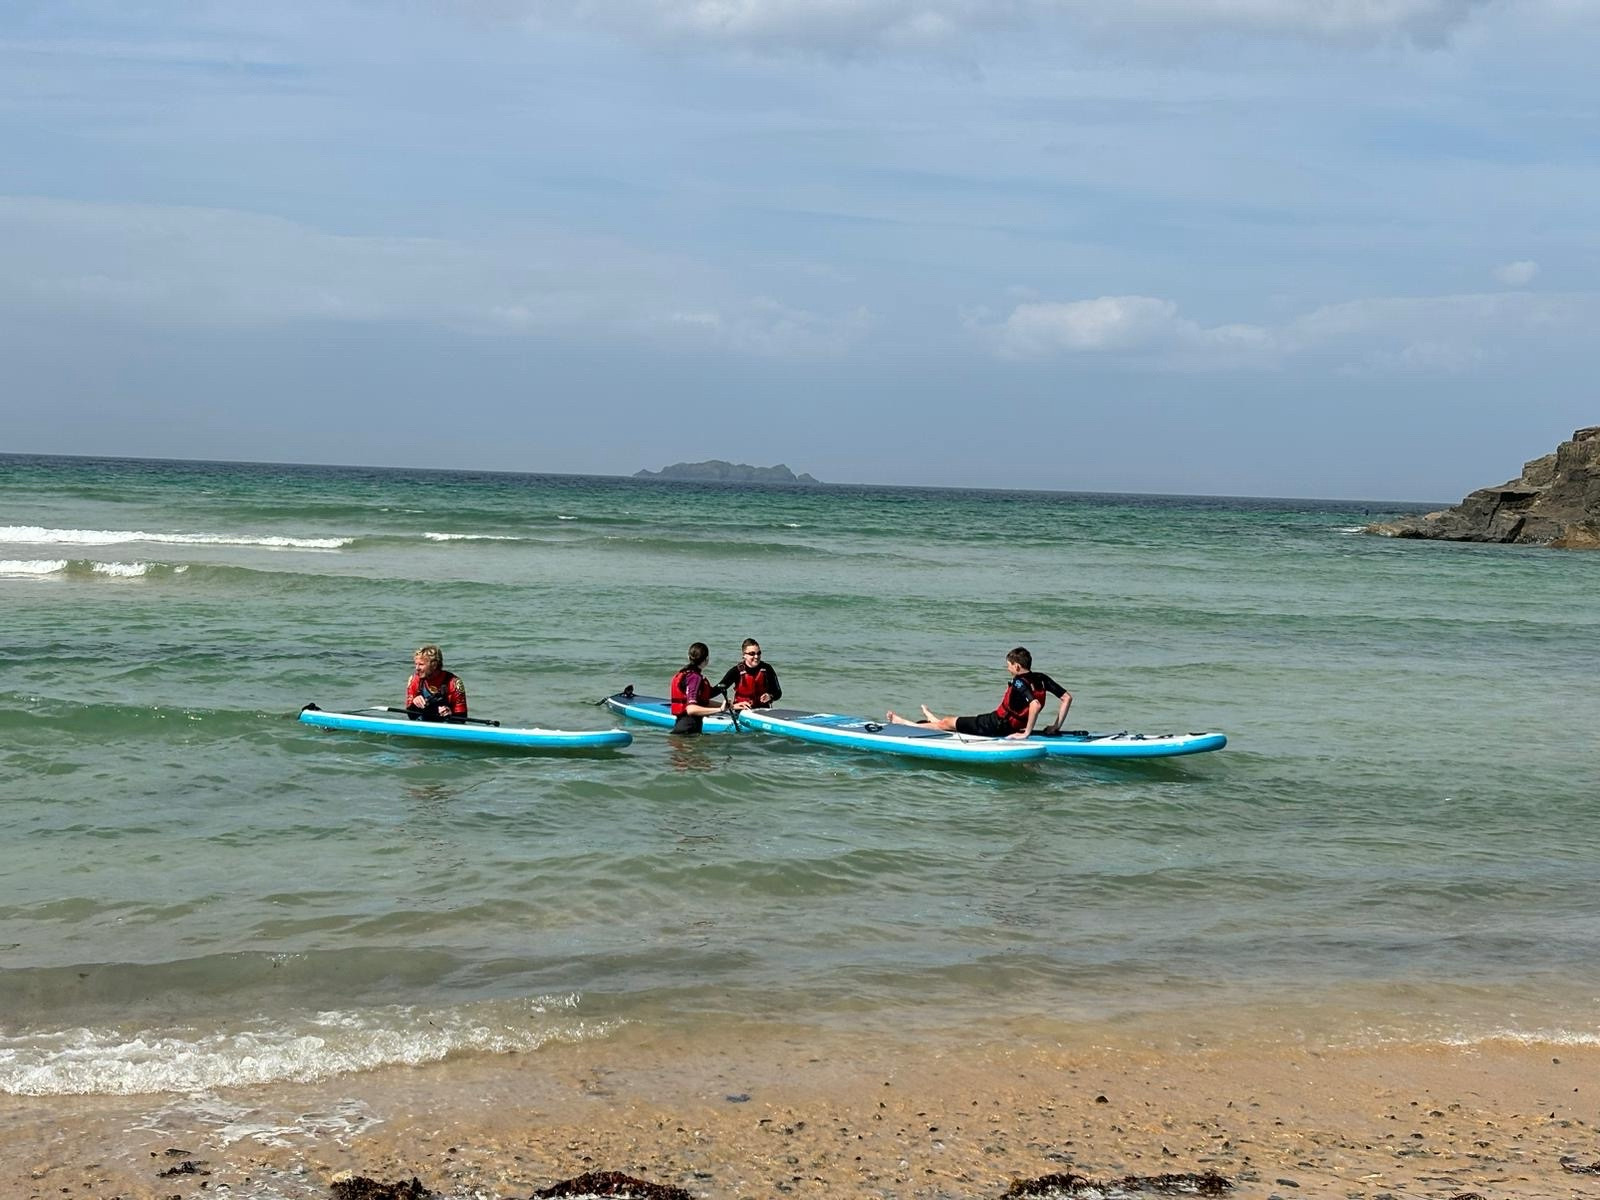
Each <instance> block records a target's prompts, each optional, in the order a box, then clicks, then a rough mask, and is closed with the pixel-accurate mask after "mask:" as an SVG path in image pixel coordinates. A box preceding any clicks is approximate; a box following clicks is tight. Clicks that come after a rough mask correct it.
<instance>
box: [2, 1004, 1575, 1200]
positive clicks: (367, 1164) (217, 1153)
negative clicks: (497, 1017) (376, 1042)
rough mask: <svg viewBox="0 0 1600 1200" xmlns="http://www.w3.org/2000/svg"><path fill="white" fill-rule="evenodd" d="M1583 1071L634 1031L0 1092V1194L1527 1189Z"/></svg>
mask: <svg viewBox="0 0 1600 1200" xmlns="http://www.w3.org/2000/svg"><path fill="white" fill-rule="evenodd" d="M1597 1068H1600V1047H1596V1046H1593V1045H1565V1044H1562V1045H1549V1044H1539V1043H1526V1044H1523V1043H1514V1042H1495V1043H1483V1044H1479V1045H1475V1046H1459V1047H1457V1046H1438V1045H1430V1046H1377V1047H1362V1048H1349V1049H1312V1048H1307V1047H1287V1046H1269V1047H1262V1046H1260V1045H1254V1044H1238V1045H1232V1046H1228V1047H1221V1048H1203V1049H1195V1050H1188V1051H1185V1050H1181V1049H1171V1048H1169V1049H1162V1050H1153V1049H1150V1048H1148V1047H1140V1046H1137V1045H1127V1046H1115V1045H1105V1044H1102V1045H1097V1046H1093V1047H1084V1046H1066V1045H1062V1044H1061V1043H1059V1042H1054V1041H1050V1040H1047V1039H1037V1040H1025V1039H1018V1038H1012V1039H1008V1040H989V1041H983V1042H966V1043H962V1042H946V1043H939V1042H915V1041H894V1042H891V1041H888V1040H885V1039H882V1038H878V1037H870V1036H861V1035H850V1034H827V1035H822V1036H820V1037H819V1036H817V1035H815V1034H808V1035H803V1036H802V1035H799V1034H796V1033H788V1034H770V1033H769V1034H766V1035H752V1036H739V1037H737V1038H728V1039H718V1038H716V1037H715V1036H709V1037H705V1038H698V1039H695V1040H694V1041H685V1040H684V1039H683V1038H682V1037H681V1036H676V1035H673V1034H672V1033H670V1032H662V1031H655V1032H650V1031H645V1030H634V1031H631V1032H630V1033H629V1034H627V1035H626V1036H622V1037H617V1038H613V1039H608V1040H606V1041H604V1042H597V1043H586V1044H582V1045H552V1046H547V1047H545V1048H544V1049H541V1050H540V1051H538V1052H535V1053H531V1054H520V1055H511V1056H501V1057H496V1058H488V1059H486V1058H469V1059H461V1060H455V1061H450V1062H445V1063H442V1064H436V1065H432V1066H426V1067H418V1068H386V1069H384V1070H382V1071H378V1072H372V1073H368V1074H360V1075H350V1076H344V1077H340V1078H336V1079H333V1080H328V1081H325V1082H321V1083H315V1084H285V1085H275V1086H273V1087H270V1088H255V1089H248V1090H239V1091H229V1090H226V1089H222V1090H219V1091H217V1092H215V1093H211V1094H208V1095H206V1096H203V1097H179V1096H172V1095H148V1096H126V1097H123V1096H117V1097H110V1096H99V1097H91V1096H47V1097H27V1096H4V1097H0V1124H3V1125H4V1126H5V1127H6V1128H7V1129H8V1131H9V1133H8V1139H7V1140H8V1149H9V1151H10V1152H9V1153H8V1154H7V1155H6V1161H5V1165H4V1166H3V1167H0V1194H5V1195H8V1196H26V1197H34V1198H38V1200H43V1198H44V1197H46V1196H50V1197H60V1196H63V1195H67V1196H74V1195H76V1196H82V1195H93V1196H97V1197H111V1196H117V1197H120V1198H121V1200H141V1198H144V1197H150V1198H156V1197H159V1198H161V1200H168V1198H169V1197H171V1196H174V1195H182V1196H185V1197H188V1196H192V1195H205V1194H211V1195H234V1196H252V1197H259V1198H261V1200H271V1198H278V1197H281V1198H284V1200H299V1198H301V1197H326V1196H329V1195H330V1194H331V1193H330V1191H329V1185H330V1183H331V1181H333V1180H334V1179H335V1178H338V1177H341V1176H348V1175H350V1174H354V1175H359V1176H366V1177H368V1178H371V1179H374V1180H378V1181H381V1182H398V1181H402V1180H409V1179H410V1178H412V1177H413V1176H415V1177H417V1178H418V1179H420V1181H421V1182H422V1184H423V1185H424V1186H425V1187H427V1188H429V1189H431V1190H432V1191H433V1192H434V1193H435V1194H437V1195H439V1196H444V1197H467V1196H473V1197H484V1198H486V1200H487V1198H509V1197H513V1196H515V1197H526V1196H528V1195H530V1194H531V1193H532V1192H533V1191H535V1190H536V1189H539V1188H544V1187H549V1186H551V1185H552V1184H554V1183H557V1182H560V1181H562V1180H567V1179H571V1178H574V1177H576V1176H579V1175H582V1174H585V1173H587V1172H591V1171H619V1172H622V1173H624V1174H627V1175H630V1176H633V1177H635V1178H637V1179H641V1180H646V1181H649V1182H652V1183H658V1184H663V1185H671V1186H676V1187H680V1188H684V1189H686V1190H687V1191H689V1192H690V1193H692V1194H693V1195H695V1196H705V1197H744V1196H758V1195H759V1196H770V1195H774V1194H794V1195H818V1196H821V1195H851V1196H866V1197H886V1198H887V1197H895V1198H897V1200H945V1198H950V1200H954V1198H956V1197H975V1198H976V1197H991V1196H992V1197H998V1196H1000V1195H1001V1194H1002V1193H1003V1192H1004V1191H1005V1190H1006V1188H1007V1187H1009V1186H1010V1185H1011V1184H1012V1183H1013V1182H1014V1181H1015V1180H1019V1179H1033V1178H1038V1177H1041V1176H1045V1175H1051V1174H1062V1173H1066V1172H1073V1173H1076V1174H1079V1175H1085V1176H1090V1177H1093V1178H1098V1179H1109V1178H1118V1177H1122V1176H1125V1175H1138V1176H1154V1175H1160V1174H1166V1173H1196V1174H1200V1173H1206V1172H1215V1173H1216V1174H1218V1175H1221V1176H1222V1177H1223V1178H1225V1179H1227V1180H1229V1181H1230V1182H1231V1183H1232V1184H1233V1185H1234V1188H1233V1190H1232V1192H1230V1193H1229V1194H1231V1195H1234V1196H1238V1197H1263V1198H1265V1197H1269V1196H1273V1195H1285V1196H1287V1195H1302V1196H1339V1197H1346V1198H1364V1197H1370V1198H1371V1200H1378V1198H1380V1197H1383V1196H1385V1195H1388V1196H1392V1197H1405V1198H1407V1200H1413V1198H1419V1200H1434V1198H1437V1200H1450V1198H1453V1197H1458V1196H1462V1195H1464V1194H1472V1193H1477V1194H1479V1195H1481V1196H1483V1197H1485V1198H1486V1200H1524V1198H1527V1200H1531V1198H1533V1197H1549V1196H1552V1195H1557V1194H1567V1195H1570V1194H1574V1193H1579V1194H1581V1193H1582V1192H1583V1189H1584V1186H1585V1183H1584V1181H1585V1180H1587V1181H1589V1185H1590V1187H1592V1190H1593V1191H1594V1192H1595V1193H1597V1194H1600V1175H1590V1174H1588V1173H1584V1172H1575V1171H1574V1170H1573V1169H1571V1168H1573V1167H1586V1166H1588V1165H1589V1164H1592V1163H1596V1162H1597V1160H1600V1106H1597V1096H1600V1085H1595V1084H1594V1083H1593V1082H1592V1081H1593V1080H1595V1079H1596V1078H1600V1073H1597ZM1563 1159H1566V1160H1567V1163H1566V1164H1565V1165H1564V1164H1563ZM184 1162H189V1163H193V1164H195V1167H194V1170H193V1171H192V1172H180V1173H178V1174H169V1175H166V1176H162V1175H160V1174H159V1172H161V1171H164V1170H165V1171H172V1170H174V1168H179V1167H181V1164H182V1163H184ZM202 1172H205V1174H202ZM201 1184H204V1185H205V1187H204V1188H203V1189H202V1187H201Z"/></svg>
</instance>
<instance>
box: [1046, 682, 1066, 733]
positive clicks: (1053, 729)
mask: <svg viewBox="0 0 1600 1200" xmlns="http://www.w3.org/2000/svg"><path fill="white" fill-rule="evenodd" d="M1071 707H1072V693H1071V692H1069V691H1066V690H1064V689H1063V691H1062V693H1061V710H1060V711H1059V712H1057V713H1056V719H1055V724H1053V725H1051V726H1049V729H1048V732H1050V733H1060V732H1061V722H1063V721H1065V720H1066V719H1067V709H1069V708H1071Z"/></svg>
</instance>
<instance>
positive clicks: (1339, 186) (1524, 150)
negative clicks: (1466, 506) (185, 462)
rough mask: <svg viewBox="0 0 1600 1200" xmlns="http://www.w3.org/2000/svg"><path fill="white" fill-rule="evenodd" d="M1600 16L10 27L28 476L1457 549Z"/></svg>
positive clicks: (1579, 114) (1591, 186)
mask: <svg viewBox="0 0 1600 1200" xmlns="http://www.w3.org/2000/svg"><path fill="white" fill-rule="evenodd" d="M1597 51H1600V0H1315V2H1312V0H1115V2H1111V0H451V2H445V0H431V2H430V0H386V2H384V3H378V2H376V0H373V2H371V3H360V2H352V0H318V2H317V3H314V4H313V3H308V2H304V0H274V3H272V4H245V3H211V2H205V0H5V3H4V4H3V5H0V429H3V431H4V433H3V436H0V450H4V451H10V452H18V453H54V454H91V455H127V456H134V457H159V458H199V459H227V460H249V461H273V462H314V463H348V464H368V465H392V466H421V467H428V466H433V467H447V468H479V469H485V470H510V471H531V472H571V473H594V474H611V475H626V474H631V473H633V472H634V471H636V470H638V469H640V468H649V469H658V468H660V467H662V466H664V465H666V464H668V463H673V462H679V461H698V460H701V459H708V458H721V459H728V460H730V461H734V462H746V463H751V464H755V465H761V466H766V465H771V464H774V463H778V462H782V463H785V464H787V465H788V466H789V467H790V468H791V469H793V470H794V471H796V472H802V471H804V472H809V473H811V474H812V475H815V476H817V477H818V478H820V479H822V480H824V481H827V482H838V483H888V484H925V485H935V486H956V487H965V486H973V487H1019V488H1043V489H1050V490H1066V491H1129V492H1157V493H1177V494H1218V495H1266V496H1309V497H1329V498H1351V499H1362V498H1367V499H1394V500H1421V501H1441V502H1443V501H1454V500H1458V499H1459V498H1460V497H1461V496H1462V495H1464V494H1465V493H1466V492H1468V491H1470V490H1472V489H1474V488H1477V487H1482V486H1485V485H1490V484H1496V483H1500V482H1502V481H1504V480H1506V479H1509V478H1511V477H1513V476H1515V475H1516V474H1517V473H1518V472H1519V471H1520V470H1521V467H1522V464H1523V462H1524V461H1525V460H1527V459H1531V458H1534V457H1537V456H1539V455H1542V454H1545V453H1548V452H1550V451H1551V450H1553V449H1554V448H1555V446H1556V445H1557V443H1559V442H1560V441H1562V440H1564V439H1566V438H1568V437H1570V436H1571V434H1572V431H1573V430H1574V429H1576V428H1579V427H1581V426H1585V425H1593V424H1600V391H1597V388H1596V385H1595V378H1596V371H1595V358H1596V352H1595V349H1594V346H1595V345H1596V344H1597V342H1600V339H1597V338H1596V337H1595V335H1594V330H1595V328H1596V327H1597V326H1600V274H1597V268H1600V132H1597V131H1600V72H1596V70H1595V69H1594V63H1595V61H1596V58H1597Z"/></svg>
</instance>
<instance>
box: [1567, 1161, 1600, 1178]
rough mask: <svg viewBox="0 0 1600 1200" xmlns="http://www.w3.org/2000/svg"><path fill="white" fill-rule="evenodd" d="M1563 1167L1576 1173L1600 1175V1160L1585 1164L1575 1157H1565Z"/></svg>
mask: <svg viewBox="0 0 1600 1200" xmlns="http://www.w3.org/2000/svg"><path fill="white" fill-rule="evenodd" d="M1561 1169H1562V1170H1563V1171H1571V1172H1572V1173H1573V1174H1574V1175H1600V1162H1592V1163H1589V1164H1588V1165H1587V1166H1585V1165H1584V1164H1583V1163H1581V1162H1579V1161H1578V1160H1577V1159H1575V1158H1563V1159H1562V1160H1561Z"/></svg>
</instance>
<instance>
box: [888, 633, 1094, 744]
mask: <svg viewBox="0 0 1600 1200" xmlns="http://www.w3.org/2000/svg"><path fill="white" fill-rule="evenodd" d="M1006 670H1007V671H1009V672H1010V673H1011V682H1010V683H1008V684H1006V691H1005V695H1003V696H1002V697H1000V703H999V704H998V705H997V706H996V707H995V710H994V711H993V712H986V713H979V714H978V715H977V716H975V717H941V716H936V715H935V714H934V713H933V712H931V711H930V710H929V708H928V706H927V705H926V704H924V705H922V706H921V707H922V717H923V719H922V720H920V721H912V720H909V719H907V718H905V717H902V716H901V715H900V714H899V713H897V712H895V711H894V710H893V709H890V710H889V713H888V717H889V720H890V721H891V722H892V723H893V724H896V725H932V726H933V727H934V728H935V729H943V730H945V731H946V732H947V733H964V734H966V735H967V736H969V737H991V738H1025V737H1028V736H1030V735H1031V734H1032V733H1033V731H1034V723H1035V722H1036V721H1038V719H1039V714H1040V713H1041V712H1043V711H1044V699H1045V697H1046V696H1047V695H1049V696H1056V697H1058V698H1059V699H1060V701H1061V709H1060V711H1059V712H1057V713H1056V719H1055V724H1053V725H1047V726H1044V727H1042V728H1040V730H1039V732H1040V733H1042V734H1044V735H1045V736H1046V737H1054V736H1055V735H1056V734H1058V733H1060V732H1061V722H1062V720H1064V719H1065V717H1066V715H1067V709H1069V708H1070V707H1072V693H1071V692H1069V691H1067V689H1066V688H1064V687H1062V686H1061V685H1060V684H1059V683H1057V682H1056V681H1055V680H1054V679H1051V678H1050V676H1048V675H1046V674H1045V673H1044V672H1043V671H1035V670H1034V669H1033V655H1032V654H1030V653H1028V651H1027V649H1026V647H1023V646H1018V647H1017V648H1016V649H1014V650H1012V651H1011V652H1010V653H1009V654H1007V655H1006Z"/></svg>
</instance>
